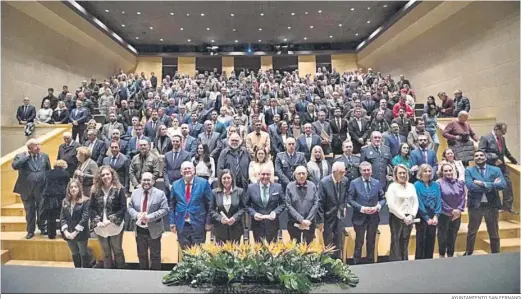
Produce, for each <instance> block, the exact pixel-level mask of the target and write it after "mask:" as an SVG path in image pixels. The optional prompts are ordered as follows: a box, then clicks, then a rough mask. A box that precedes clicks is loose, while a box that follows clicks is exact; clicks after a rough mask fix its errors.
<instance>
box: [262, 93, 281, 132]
mask: <svg viewBox="0 0 521 299" xmlns="http://www.w3.org/2000/svg"><path fill="white" fill-rule="evenodd" d="M275 114H278V115H279V116H281V118H282V109H280V108H279V107H277V99H270V107H269V108H266V111H265V112H264V121H265V122H266V125H267V126H269V125H271V124H273V122H274V121H273V117H274V116H275Z"/></svg>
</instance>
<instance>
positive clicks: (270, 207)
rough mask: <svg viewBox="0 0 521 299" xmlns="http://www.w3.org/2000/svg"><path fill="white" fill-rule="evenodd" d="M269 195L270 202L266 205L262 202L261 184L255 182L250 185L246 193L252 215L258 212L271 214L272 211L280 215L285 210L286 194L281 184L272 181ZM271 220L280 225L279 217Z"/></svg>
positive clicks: (248, 207)
mask: <svg viewBox="0 0 521 299" xmlns="http://www.w3.org/2000/svg"><path fill="white" fill-rule="evenodd" d="M268 196H269V198H268V204H267V205H266V207H265V206H264V205H263V204H262V196H261V184H260V183H255V184H250V185H248V192H247V194H246V198H247V200H246V207H247V209H248V213H249V214H250V216H251V217H253V216H254V215H255V214H256V213H259V214H261V215H269V214H270V213H271V212H274V213H275V215H276V216H277V217H278V216H279V215H280V213H282V212H283V211H284V208H285V207H284V198H285V194H284V191H283V190H282V186H281V185H280V184H277V183H271V184H270V186H269V190H268ZM267 221H269V220H267ZM270 222H272V223H273V224H275V223H276V225H279V221H278V220H277V219H275V220H274V221H270Z"/></svg>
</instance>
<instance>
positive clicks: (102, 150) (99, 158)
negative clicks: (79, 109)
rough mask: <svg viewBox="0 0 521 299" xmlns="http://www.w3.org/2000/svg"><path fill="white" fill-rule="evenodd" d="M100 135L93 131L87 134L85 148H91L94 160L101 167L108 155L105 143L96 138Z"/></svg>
mask: <svg viewBox="0 0 521 299" xmlns="http://www.w3.org/2000/svg"><path fill="white" fill-rule="evenodd" d="M97 135H98V130H96V129H91V130H89V131H88V132H87V136H88V138H89V139H88V140H87V142H85V146H86V147H88V148H90V150H91V152H92V156H91V158H92V160H93V161H95V162H96V163H98V166H100V165H101V164H102V163H103V158H104V157H105V155H106V153H107V146H106V145H105V142H103V141H102V140H99V139H98V138H97V137H96V136H97Z"/></svg>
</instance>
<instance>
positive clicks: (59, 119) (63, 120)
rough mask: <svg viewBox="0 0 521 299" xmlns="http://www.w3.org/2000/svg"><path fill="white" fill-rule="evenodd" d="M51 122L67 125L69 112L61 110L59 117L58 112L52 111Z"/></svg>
mask: <svg viewBox="0 0 521 299" xmlns="http://www.w3.org/2000/svg"><path fill="white" fill-rule="evenodd" d="M52 120H53V122H54V123H55V124H68V123H69V110H67V109H63V110H61V113H60V115H58V110H54V111H53V113H52Z"/></svg>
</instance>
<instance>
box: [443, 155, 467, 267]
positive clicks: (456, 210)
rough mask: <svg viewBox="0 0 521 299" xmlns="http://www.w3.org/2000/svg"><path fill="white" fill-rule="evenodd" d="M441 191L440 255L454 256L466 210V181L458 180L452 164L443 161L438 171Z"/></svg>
mask: <svg viewBox="0 0 521 299" xmlns="http://www.w3.org/2000/svg"><path fill="white" fill-rule="evenodd" d="M438 176H439V177H440V179H438V184H439V185H440V191H441V214H440V218H439V220H438V249H439V250H438V252H439V254H440V257H445V253H446V254H447V256H448V257H453V256H454V246H455V245H456V237H457V236H458V231H459V227H460V224H461V213H462V212H463V211H464V210H465V195H466V192H465V182H463V181H461V180H458V179H457V178H456V175H455V173H454V169H453V168H452V165H450V164H449V163H447V162H442V163H441V167H440V169H439V171H438Z"/></svg>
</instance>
